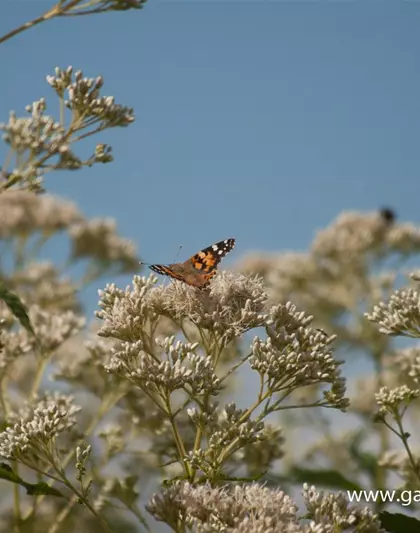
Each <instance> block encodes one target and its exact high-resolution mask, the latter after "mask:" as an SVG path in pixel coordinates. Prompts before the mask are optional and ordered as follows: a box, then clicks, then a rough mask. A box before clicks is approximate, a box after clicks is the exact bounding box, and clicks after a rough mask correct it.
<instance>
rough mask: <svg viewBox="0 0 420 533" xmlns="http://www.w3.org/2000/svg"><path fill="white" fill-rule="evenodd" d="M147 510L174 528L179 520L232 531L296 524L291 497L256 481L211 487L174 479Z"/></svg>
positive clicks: (201, 528) (276, 528) (202, 528)
mask: <svg viewBox="0 0 420 533" xmlns="http://www.w3.org/2000/svg"><path fill="white" fill-rule="evenodd" d="M147 509H148V511H149V512H150V513H151V514H152V515H153V516H154V517H155V518H156V519H157V520H159V521H163V522H165V523H167V524H168V525H169V526H170V527H172V528H173V529H174V530H176V529H177V528H178V525H179V524H180V523H181V524H186V525H189V526H190V527H191V526H193V527H194V529H196V530H197V531H203V532H204V531H214V532H224V531H226V532H233V531H237V530H236V529H235V528H238V527H239V526H240V525H241V524H244V523H245V524H247V525H249V526H252V527H253V526H255V527H257V526H258V525H261V523H265V524H267V523H269V524H270V525H271V528H272V530H273V531H291V530H289V529H287V527H288V526H289V525H295V526H297V517H296V512H297V507H296V505H295V503H294V502H293V500H292V499H291V498H290V497H289V496H287V495H286V494H285V493H284V492H282V491H281V490H274V489H268V488H266V487H262V486H260V485H257V484H252V485H243V486H241V485H237V486H234V487H231V488H227V487H226V488H221V487H219V488H212V487H211V486H210V485H201V486H194V485H191V484H189V483H183V482H176V483H175V484H174V485H172V486H171V487H169V488H167V489H165V490H164V491H163V492H162V493H160V494H155V495H154V496H153V497H152V499H151V501H150V503H149V504H148V506H147ZM238 531H254V529H252V528H251V527H250V528H249V529H248V530H246V529H241V530H238ZM295 531H298V530H297V529H295Z"/></svg>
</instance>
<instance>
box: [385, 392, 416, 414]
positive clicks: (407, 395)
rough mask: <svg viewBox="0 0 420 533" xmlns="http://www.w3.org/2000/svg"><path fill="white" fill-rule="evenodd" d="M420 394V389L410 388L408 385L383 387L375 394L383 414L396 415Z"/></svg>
mask: <svg viewBox="0 0 420 533" xmlns="http://www.w3.org/2000/svg"><path fill="white" fill-rule="evenodd" d="M419 396H420V389H414V390H413V389H409V388H408V387H407V385H402V386H401V387H397V388H395V389H392V390H390V389H388V387H381V388H380V390H379V392H378V393H376V394H375V398H376V401H377V403H378V405H379V413H380V414H381V415H385V414H387V413H390V414H392V415H394V414H395V413H396V412H397V411H398V409H399V408H400V407H406V406H407V405H409V404H410V403H411V402H412V401H413V399H415V398H418V397H419Z"/></svg>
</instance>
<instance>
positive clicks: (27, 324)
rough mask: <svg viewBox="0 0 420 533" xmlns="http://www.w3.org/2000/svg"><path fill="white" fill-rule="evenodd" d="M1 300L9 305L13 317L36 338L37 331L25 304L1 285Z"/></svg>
mask: <svg viewBox="0 0 420 533" xmlns="http://www.w3.org/2000/svg"><path fill="white" fill-rule="evenodd" d="M0 299H1V300H3V302H4V303H5V304H6V305H7V307H8V308H9V309H10V311H11V312H12V313H13V315H14V316H15V317H16V318H17V319H18V320H19V322H20V323H21V324H22V326H23V327H24V328H25V329H26V330H27V331H29V333H31V334H32V335H33V336H34V337H35V331H34V328H33V327H32V324H31V321H30V320H29V316H28V311H27V310H26V307H25V306H24V304H23V303H22V302H21V301H20V298H19V297H18V296H17V295H16V294H15V293H14V292H11V291H9V289H6V287H5V286H4V285H3V284H2V283H0Z"/></svg>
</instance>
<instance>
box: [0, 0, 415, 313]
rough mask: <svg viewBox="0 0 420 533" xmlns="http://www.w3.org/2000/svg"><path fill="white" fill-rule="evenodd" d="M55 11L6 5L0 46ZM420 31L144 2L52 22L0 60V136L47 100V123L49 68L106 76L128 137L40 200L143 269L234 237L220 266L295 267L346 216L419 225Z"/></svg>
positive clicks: (384, 8) (267, 6)
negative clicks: (255, 253) (56, 204)
mask: <svg viewBox="0 0 420 533" xmlns="http://www.w3.org/2000/svg"><path fill="white" fill-rule="evenodd" d="M51 5H52V3H50V2H47V1H46V0H45V1H44V0H38V1H35V0H32V1H28V0H27V1H25V0H20V1H17V0H15V1H13V2H12V1H8V2H7V1H4V2H2V6H1V8H0V14H1V16H0V33H1V34H3V33H5V32H6V31H8V30H10V29H12V28H14V27H15V26H17V25H19V24H21V23H23V22H25V21H26V20H30V19H32V18H34V17H35V16H38V15H39V14H40V13H42V12H44V11H46V10H47V9H48V8H49V7H50V6H51ZM419 27H420V4H419V3H415V2H391V1H390V2H375V1H370V2H369V1H365V0H364V1H360V2H341V1H338V2H327V1H326V2H315V1H312V2H281V1H279V2H266V1H262V0H261V1H248V2H239V1H230V2H229V1H218V2H210V1H208V2H204V1H194V2H191V1H190V2H179V1H175V0H171V1H170V2H169V1H168V2H159V1H157V0H150V1H149V3H148V4H146V6H145V8H144V9H143V10H141V11H129V12H125V13H113V14H106V15H100V16H97V17H79V18H73V19H72V18H67V19H62V20H53V21H51V22H47V23H45V24H42V25H40V26H38V27H36V28H34V29H31V30H29V31H27V32H25V33H23V34H21V35H20V36H17V37H15V38H14V39H12V40H10V41H8V42H7V43H5V44H3V45H2V46H1V47H0V61H1V64H2V76H1V78H2V83H1V84H0V120H6V119H7V115H8V111H9V109H14V110H16V112H17V113H18V114H23V109H24V106H25V105H26V104H28V103H30V102H32V101H33V100H35V99H38V98H39V97H41V96H45V97H46V98H47V101H48V102H49V103H50V107H49V109H50V111H51V112H52V113H56V111H57V102H56V99H55V96H54V94H53V92H52V91H51V90H50V89H49V87H48V86H47V84H46V82H45V76H46V75H47V74H50V73H52V72H53V69H54V67H55V66H56V65H58V66H62V67H66V66H68V65H73V66H74V68H76V69H79V68H81V69H82V70H83V71H84V73H85V75H87V76H96V75H98V74H101V75H103V77H104V79H105V87H104V94H111V95H114V96H115V97H116V100H117V101H118V102H120V103H123V104H125V105H129V106H132V107H134V108H135V113H136V117H137V119H136V122H135V123H134V124H133V125H132V126H130V127H129V128H126V129H116V130H113V131H107V132H105V133H104V134H102V135H101V137H98V138H96V142H106V143H109V144H111V145H112V146H113V149H114V156H115V161H114V163H112V164H110V165H98V166H96V167H93V168H91V169H86V170H83V171H80V172H74V173H61V174H54V175H51V177H50V178H48V181H47V188H48V190H49V191H50V192H53V193H57V194H60V195H63V196H65V197H66V198H69V199H72V200H74V201H75V202H77V203H78V204H79V205H80V206H81V208H82V210H83V211H84V213H85V214H86V215H89V216H110V217H115V218H116V219H117V220H118V224H119V229H120V232H121V233H122V234H123V235H125V236H127V237H130V238H131V239H133V240H134V241H135V242H136V243H137V245H138V248H139V250H140V254H141V257H142V259H143V260H144V261H146V262H171V261H172V259H173V258H174V256H175V254H176V252H177V250H178V247H179V245H180V244H182V245H183V250H182V252H181V254H180V258H182V257H183V256H185V257H186V256H188V255H190V254H192V253H194V252H196V251H197V250H198V249H200V248H201V247H203V246H206V245H208V244H210V243H212V242H215V241H217V240H220V239H224V238H227V237H236V239H237V246H236V249H235V251H234V252H233V253H232V255H231V257H230V258H227V259H226V260H225V265H229V264H231V262H232V261H235V260H237V259H238V258H239V257H240V256H241V255H243V254H245V253H246V252H248V251H249V250H251V249H252V250H255V249H258V250H262V251H265V250H281V249H305V248H306V247H307V246H308V245H309V243H310V242H311V239H312V237H313V234H314V231H315V229H316V228H320V227H323V226H325V225H326V224H328V223H329V222H330V221H331V220H332V219H333V218H334V217H335V216H336V215H337V214H338V213H339V212H340V211H341V210H343V209H363V210H370V209H376V208H377V207H379V206H383V205H389V206H392V207H393V208H395V209H396V211H397V213H398V214H399V216H400V218H401V219H409V220H413V221H416V222H419V221H420V209H419V193H420V185H419V183H420V182H419V175H420V150H419V143H420V32H419V31H418V29H419ZM94 142H95V138H93V139H92V144H93V143H94ZM1 150H2V149H0V155H2V154H3V153H4V151H1ZM106 281H108V280H106ZM109 281H111V280H109ZM102 285H103V284H102ZM96 289H97V287H94V288H92V289H91V290H90V291H89V292H88V293H87V296H86V302H87V304H88V308H89V309H93V308H95V306H96V300H97V297H96Z"/></svg>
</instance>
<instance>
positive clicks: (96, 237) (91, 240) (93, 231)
mask: <svg viewBox="0 0 420 533" xmlns="http://www.w3.org/2000/svg"><path fill="white" fill-rule="evenodd" d="M69 235H70V239H71V244H72V251H71V257H72V258H73V259H82V258H92V259H95V260H96V261H98V262H99V263H101V264H103V265H110V264H111V265H112V266H113V267H114V266H116V265H117V264H119V270H118V271H119V272H133V271H134V270H137V269H138V264H139V259H138V257H137V255H136V249H135V246H134V244H133V243H132V242H131V241H129V240H128V239H124V238H122V237H120V236H119V235H118V234H117V232H116V222H115V220H111V219H102V218H96V219H92V220H89V221H84V222H81V223H80V224H75V225H73V226H72V227H71V228H70V231H69Z"/></svg>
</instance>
